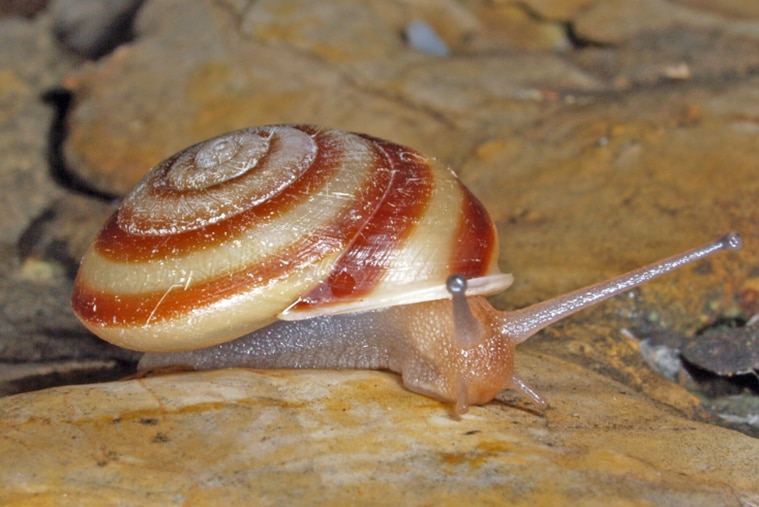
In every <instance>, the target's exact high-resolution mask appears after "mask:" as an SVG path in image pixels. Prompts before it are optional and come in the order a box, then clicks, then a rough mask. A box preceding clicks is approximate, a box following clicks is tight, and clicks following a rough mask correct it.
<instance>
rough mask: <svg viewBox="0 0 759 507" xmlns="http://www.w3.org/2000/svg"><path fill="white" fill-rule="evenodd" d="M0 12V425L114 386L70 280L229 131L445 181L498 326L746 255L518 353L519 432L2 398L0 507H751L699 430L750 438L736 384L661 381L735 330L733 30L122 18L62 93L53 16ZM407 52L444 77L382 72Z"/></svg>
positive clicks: (742, 195)
mask: <svg viewBox="0 0 759 507" xmlns="http://www.w3.org/2000/svg"><path fill="white" fill-rule="evenodd" d="M55 3H56V5H58V6H60V5H65V4H67V3H68V2H62V1H61V2H55ZM17 4H18V2H0V12H2V13H8V12H15V13H23V14H24V15H25V16H28V17H23V18H22V17H14V16H11V15H7V14H5V15H4V16H3V17H1V18H0V39H1V40H2V46H3V48H8V50H7V51H4V52H2V54H0V105H1V106H2V107H0V129H3V135H2V136H0V148H2V150H3V157H2V159H0V178H1V179H2V181H3V183H4V185H3V188H4V192H5V193H4V196H3V199H2V201H0V202H2V204H0V206H2V211H3V213H0V291H1V292H2V295H1V297H2V299H0V301H2V311H1V312H0V393H2V394H7V393H13V392H19V391H30V390H33V389H39V388H42V387H46V386H49V385H65V384H70V383H79V382H85V381H105V380H109V379H112V378H113V377H114V376H120V375H124V374H125V372H128V373H131V372H133V371H134V360H135V359H136V354H133V353H130V352H128V351H123V350H120V349H116V348H114V347H111V346H108V345H107V344H104V343H102V342H100V341H98V340H96V339H95V338H94V337H92V336H91V335H89V334H88V333H87V332H86V331H85V330H84V328H83V327H81V326H80V325H79V324H78V323H77V322H76V320H75V318H74V316H73V314H72V313H71V311H70V309H69V307H68V291H69V287H70V284H71V276H72V274H73V271H74V270H75V265H76V259H77V258H78V257H79V256H80V255H81V254H82V252H83V250H84V248H86V245H87V243H88V241H89V238H91V237H92V236H93V235H94V234H95V232H96V230H97V228H98V227H99V223H101V222H102V221H103V220H105V218H106V217H107V215H108V214H109V213H110V212H111V211H112V209H113V204H114V203H113V202H112V201H113V199H114V198H117V197H118V196H120V195H122V194H123V193H124V192H126V191H127V190H128V189H129V188H130V187H131V186H132V185H134V184H135V182H136V181H137V180H138V179H139V178H140V177H141V176H142V174H144V173H145V172H146V171H147V170H148V169H149V168H150V167H151V166H152V165H153V164H155V163H157V162H159V161H160V160H161V159H163V158H164V157H166V156H168V155H171V154H172V153H174V152H176V151H177V150H179V149H182V148H184V147H186V146H188V145H190V144H192V143H194V142H197V141H199V140H202V139H204V138H208V137H210V136H213V135H216V134H218V133H221V132H224V131H226V130H230V129H233V128H237V127H242V126H250V125H257V124H266V123H283V122H299V123H302V122H312V123H319V124H324V125H327V126H330V127H333V128H341V129H346V130H354V131H361V132H367V133H370V134H372V135H375V136H378V137H384V138H388V139H390V140H393V141H395V142H398V143H401V144H405V145H409V146H412V147H414V148H416V149H418V150H420V151H422V152H424V153H426V154H428V155H431V156H436V157H438V158H439V159H441V160H443V161H444V162H446V163H448V164H449V165H451V167H453V168H454V169H455V170H456V171H457V172H458V173H459V175H460V176H461V178H462V180H463V181H464V182H465V183H466V184H467V185H468V186H469V187H470V188H471V189H472V191H473V192H474V193H475V194H476V195H477V196H478V197H480V198H481V200H482V201H483V202H484V204H485V206H486V207H487V208H488V210H489V211H490V212H491V214H492V216H493V217H494V219H495V221H496V223H497V227H498V230H499V234H500V238H501V239H500V244H501V258H500V264H501V267H502V269H503V270H504V271H505V272H511V273H513V274H514V277H515V284H514V286H513V287H511V288H510V289H509V290H508V291H506V292H505V293H504V294H501V295H497V296H495V297H494V299H493V300H494V303H495V304H496V305H497V306H499V307H502V308H517V307H521V306H524V305H527V304H530V303H534V302H536V301H539V300H543V299H546V298H549V297H551V296H554V295H557V294H560V293H562V292H566V291H568V290H571V289H574V288H577V287H579V286H582V285H586V284H590V283H592V282H595V281H598V280H601V279H604V278H608V277H610V276H613V275H615V274H618V273H620V272H623V271H626V270H628V269H632V268H634V267H638V266H641V265H643V264H646V263H648V262H651V261H653V260H655V259H658V258H661V257H664V256H667V255H670V254H673V253H676V252H679V251H682V250H684V249H686V248H690V247H692V246H696V245H700V244H703V243H705V242H707V241H709V240H712V239H714V238H716V237H717V236H719V235H721V234H723V233H724V232H727V231H728V230H738V231H740V232H741V233H742V234H743V236H744V242H745V247H744V249H743V250H742V251H741V252H738V253H729V254H722V255H720V256H718V257H715V258H712V259H710V260H708V261H706V262H703V263H700V264H699V265H697V266H693V267H689V268H686V269H684V270H682V271H680V272H678V273H676V274H673V275H671V276H669V277H667V278H666V279H664V280H661V281H657V282H654V283H651V284H648V285H646V286H644V287H641V288H640V289H637V290H635V291H632V292H631V293H629V294H627V295H625V296H624V297H620V298H616V299H615V300H613V301H611V302H609V303H607V304H604V305H603V306H600V307H598V308H595V309H593V310H590V311H586V312H583V313H581V314H579V315H577V316H576V317H575V318H572V319H570V320H568V321H565V322H562V323H560V324H558V325H555V326H552V327H551V328H549V329H547V330H546V331H545V332H543V333H541V335H540V336H538V337H536V338H534V339H533V340H531V341H529V342H527V343H525V344H524V345H522V346H520V348H519V349H518V360H519V362H520V367H521V371H522V372H523V374H524V375H525V376H526V377H527V379H528V380H529V381H530V382H531V383H532V384H534V385H535V386H536V387H537V388H538V389H539V390H540V391H541V393H542V394H543V395H544V396H545V397H547V398H548V399H549V401H550V403H551V405H550V407H549V409H547V410H546V411H545V412H542V413H540V412H535V411H533V410H532V409H530V408H529V407H527V406H526V405H524V404H523V402H522V401H521V400H516V399H515V398H514V397H513V396H511V395H510V394H508V393H507V394H505V395H504V398H505V399H506V400H507V404H505V405H504V404H500V403H498V402H494V403H491V404H489V405H487V406H485V407H477V408H474V409H472V411H471V413H469V414H467V415H465V416H464V417H463V418H462V419H461V420H455V418H453V417H452V416H451V413H450V409H449V407H446V406H443V405H440V404H439V403H436V402H434V401H432V400H429V399H427V398H424V397H420V396H417V395H413V394H410V393H408V392H406V391H405V390H403V389H402V388H401V387H400V385H399V383H398V379H397V377H395V376H393V375H389V374H384V373H377V372H344V371H343V372H340V371H332V372H328V371H323V372H310V371H292V372H281V371H275V372H251V371H244V370H230V371H220V372H209V373H196V374H189V373H188V374H181V375H174V376H167V377H155V378H146V379H131V380H124V381H122V382H114V383H103V384H100V385H94V386H66V387H58V388H54V389H48V390H43V391H39V392H31V393H25V394H19V395H16V396H11V397H6V398H2V399H0V427H2V430H3V431H2V437H0V485H1V486H0V491H2V493H0V503H3V504H7V505H30V504H32V505H35V504H36V505H65V504H66V502H70V503H69V504H70V505H88V504H90V505H109V504H110V505H124V504H126V505H130V504H131V505H172V504H174V505H180V504H193V505H214V504H217V505H218V504H224V505H228V504H236V503H251V502H256V503H262V504H267V503H271V504H281V503H287V504H299V503H300V504H313V503H314V498H317V499H325V498H327V499H329V500H330V501H331V502H341V501H343V503H346V502H349V501H350V502H351V503H361V504H386V503H403V504H424V503H436V504H437V503H439V504H445V503H446V502H448V503H454V504H457V505H460V504H461V503H462V502H470V503H478V504H485V505H488V504H493V505H495V504H498V505H500V504H503V502H504V501H507V502H509V503H511V504H516V505H536V504H540V505H558V504H566V503H567V501H569V503H574V504H585V505H587V504H601V503H603V504H604V505H607V504H608V505H717V504H718V505H741V506H745V505H756V504H759V483H757V481H756V477H757V473H756V456H757V451H758V450H759V449H757V444H756V442H757V441H756V440H755V439H754V438H751V437H749V436H746V435H744V434H741V433H739V432H737V431H732V430H728V429H724V428H720V427H717V426H716V425H715V423H721V424H727V425H730V426H731V427H733V428H738V429H740V430H741V431H744V432H745V433H746V434H748V435H758V434H759V427H758V426H757V423H756V421H757V408H756V407H757V403H756V399H757V396H758V394H757V393H759V385H757V381H756V378H755V376H754V374H753V373H752V371H750V370H751V369H750V368H748V367H746V366H745V365H742V366H740V367H739V368H738V370H736V373H737V374H736V375H732V376H729V377H728V376H717V377H716V378H714V377H709V376H708V374H706V373H705V372H703V371H700V370H698V369H697V368H694V367H693V366H694V365H692V364H690V365H689V364H687V362H686V361H683V360H682V358H681V357H680V350H691V349H693V348H694V346H693V345H692V344H693V343H694V342H698V340H700V337H701V336H705V337H706V338H709V337H711V336H714V335H715V333H716V331H712V330H713V329H714V330H718V329H722V328H727V329H728V330H730V329H733V331H727V332H728V333H730V335H731V336H741V335H742V334H745V335H747V336H748V335H750V331H746V329H748V328H747V327H744V326H748V323H750V322H753V321H752V317H753V316H754V315H756V314H757V313H759V229H757V226H756V224H757V223H759V207H758V205H757V199H756V196H757V195H759V178H757V160H759V142H758V141H759V93H757V90H759V76H758V75H757V71H756V69H757V68H759V61H758V59H759V56H757V55H758V54H759V53H757V51H756V47H757V44H758V43H759V11H757V9H756V8H755V7H754V6H753V5H752V4H751V3H750V2H740V1H738V0H735V1H726V2H719V3H716V2H712V3H706V2H701V1H698V0H670V1H665V0H645V1H640V0H610V1H603V2H601V1H597V0H571V1H566V0H525V1H523V2H492V1H486V0H458V1H456V0H444V1H439V0H434V1H433V0H410V1H405V2H384V1H381V0H376V1H375V0H368V1H365V2H355V1H349V0H325V1H322V2H312V1H307V0H288V1H282V0H259V1H256V2H249V1H243V0H227V1H224V2H220V1H213V0H182V1H180V0H145V1H144V2H143V3H142V4H141V6H140V8H139V10H138V11H137V12H136V13H135V18H134V25H133V26H127V27H121V28H123V29H124V30H125V32H122V33H129V34H131V35H133V39H132V40H131V41H130V42H128V43H126V44H123V45H121V46H119V47H118V48H116V49H115V50H114V51H113V52H111V53H108V54H105V55H102V56H101V57H100V58H99V59H98V60H96V61H88V62H84V61H83V60H82V61H80V60H78V59H76V57H73V56H72V55H71V54H70V53H68V52H66V51H65V50H63V49H62V48H61V47H60V46H59V45H58V44H57V43H56V42H55V40H56V39H55V37H54V30H55V29H54V26H55V20H56V19H63V16H64V14H68V15H71V14H72V13H71V12H66V13H57V14H56V13H54V12H52V8H47V9H46V8H45V3H44V2H34V4H35V5H36V7H35V9H34V10H32V11H23V12H22V11H21V10H19V9H18V6H17ZM51 5H52V3H51ZM134 5H137V3H136V2H135V3H134ZM54 14H55V17H54ZM413 23H422V24H423V25H424V26H426V27H428V28H429V29H431V30H433V31H434V33H435V34H436V35H437V36H438V37H439V39H440V42H442V43H443V44H444V45H445V47H446V48H447V50H448V53H447V55H445V54H431V53H429V52H426V51H425V50H423V49H424V48H422V47H419V46H418V45H415V44H410V43H409V42H410V41H409V39H408V36H407V30H408V27H409V26H411V25H412V24H413ZM100 28H102V26H101V27H100ZM106 31H107V30H106ZM80 35H83V34H81V33H76V29H75V28H74V33H72V34H71V38H72V39H71V40H75V38H76V37H78V36H80ZM43 97H46V98H47V99H48V100H47V103H46V102H45V100H44V99H43ZM51 104H52V105H55V106H56V107H55V108H53V107H51ZM754 321H755V319H754ZM736 329H737V330H738V331H735V330H736ZM741 330H743V331H741ZM751 336H753V335H751ZM752 343H753V342H752ZM746 346H749V345H746ZM698 350H699V353H700V354H702V353H703V352H704V347H703V346H702V347H698ZM707 353H708V351H707ZM754 353H755V351H754V350H753V349H750V350H747V351H746V356H747V357H754V356H753V354H754ZM699 361H701V362H702V363H703V364H709V361H708V357H706V358H704V357H702V356H699ZM649 365H655V366H656V367H660V368H662V370H663V371H664V372H665V375H667V376H668V378H665V377H663V376H662V375H661V374H659V373H658V372H656V371H655V370H654V369H652V367H651V366H649ZM747 369H748V370H749V371H747ZM705 382H707V383H705ZM681 386H688V387H691V388H693V389H694V391H693V392H694V393H696V395H693V394H690V393H688V392H687V391H685V390H684V389H683V388H682V387H681ZM707 395H709V396H716V397H714V398H713V399H709V398H707ZM697 396H698V397H697ZM702 400H703V402H702ZM704 407H708V408H710V409H711V410H712V413H711V414H710V413H707V412H706V411H705V410H704ZM377 453H380V454H377ZM389 485H392V487H390V486H389ZM252 499H254V500H252Z"/></svg>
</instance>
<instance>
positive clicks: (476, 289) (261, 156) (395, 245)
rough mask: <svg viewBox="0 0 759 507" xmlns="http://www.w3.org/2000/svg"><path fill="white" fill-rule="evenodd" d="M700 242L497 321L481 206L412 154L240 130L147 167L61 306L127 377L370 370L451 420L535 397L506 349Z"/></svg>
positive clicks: (735, 243)
mask: <svg viewBox="0 0 759 507" xmlns="http://www.w3.org/2000/svg"><path fill="white" fill-rule="evenodd" d="M740 244H741V239H740V236H739V235H738V234H736V233H730V234H728V235H726V236H724V237H723V238H721V239H719V240H717V241H715V242H712V243H709V244H707V245H705V246H703V247H700V248H696V249H693V250H690V251H688V252H685V253H683V254H681V255H678V256H674V257H670V258H668V259H665V260H663V261H660V262H657V263H654V264H651V265H650V266H647V267H644V268H641V269H638V270H636V271H632V272H630V273H628V274H625V275H622V276H619V277H616V278H614V279H611V280H609V281H606V282H601V283H598V284H595V285H592V286H590V287H587V288H583V289H579V290H576V291H574V292H570V293H569V294H566V295H563V296H559V297H556V298H554V299H551V300H548V301H545V302H542V303H538V304H535V305H533V306H530V307H527V308H524V309H521V310H516V311H512V312H502V311H498V310H496V309H494V308H493V307H492V306H491V305H490V304H489V303H488V301H487V300H486V296H488V295H492V294H495V293H498V292H501V291H503V290H504V289H506V288H507V287H508V286H509V285H510V284H511V282H512V277H511V275H507V274H503V273H501V272H500V271H499V268H498V265H497V260H498V238H497V235H496V230H495V226H494V224H493V221H492V220H491V218H490V216H489V215H488V213H487V211H486V210H485V208H484V206H483V205H482V204H481V203H480V202H479V201H478V200H477V199H476V198H475V197H474V196H473V195H472V193H471V192H470V191H469V190H468V189H467V188H466V187H465V186H464V185H463V184H462V183H461V182H460V180H459V179H458V178H457V177H456V176H455V174H454V173H453V172H452V171H451V170H450V169H448V168H446V167H445V166H443V165H442V164H441V163H439V162H437V161H436V160H434V159H431V158H427V157H425V156H423V155H421V154H420V153H418V152H416V151H414V150H413V149H411V148H407V147H404V146H400V145H397V144H394V143H391V142H389V141H384V140H380V139H377V138H374V137H370V136H368V135H364V134H354V133H347V132H342V131H337V130H329V129H324V128H320V127H316V126H309V125H274V126H262V127H256V128H247V129H242V130H237V131H234V132H230V133H227V134H224V135H222V136H219V137H216V138H213V139H210V140H207V141H205V142H201V143H199V144H196V145H194V146H191V147H189V148H187V149H185V150H183V151H181V152H179V153H177V154H175V155H173V156H171V157H169V158H168V159H167V160H165V161H163V162H161V163H160V164H158V165H157V166H156V167H154V168H153V169H152V170H151V171H150V172H149V173H148V174H147V175H146V176H145V177H144V178H143V179H142V181H141V182H140V183H138V185H137V186H136V187H135V188H134V190H133V191H132V192H131V193H129V194H128V195H127V196H126V197H125V198H124V199H123V201H122V203H121V205H120V207H119V209H118V210H117V211H116V212H115V213H114V214H113V215H112V216H111V217H110V218H109V219H108V221H107V222H106V224H105V225H104V227H103V229H102V230H101V232H100V233H99V235H98V236H97V238H96V240H95V241H94V243H93V245H92V246H91V247H90V248H89V250H88V251H87V252H86V254H85V255H84V257H83V259H82V262H81V265H80V268H79V271H78V273H77V277H76V280H75V283H74V290H73V295H72V306H73V308H74V311H75V313H76V314H77V316H78V317H79V318H80V320H81V321H82V322H83V323H84V325H85V326H86V327H87V328H89V329H90V330H91V331H92V332H93V333H95V334H96V335H98V336H100V337H101V338H103V339H105V340H107V341H109V342H112V343H114V344H116V345H119V346H121V347H126V348H130V349H135V350H140V351H144V352H147V353H146V354H145V355H144V357H143V359H142V360H141V362H140V364H139V366H138V368H140V369H152V368H157V367H160V366H165V365H183V366H188V367H190V368H195V369H211V368H223V367H227V366H241V367H251V368H306V367H308V368H367V369H386V370H391V371H394V372H397V373H400V375H401V377H402V381H403V384H404V385H405V386H406V388H407V389H409V390H411V391H413V392H417V393H420V394H424V395H427V396H430V397H433V398H436V399H438V400H441V401H444V402H449V403H453V404H454V405H455V410H456V412H457V413H464V412H466V411H467V410H468V408H469V407H470V405H479V404H485V403H488V402H489V401H491V400H492V399H493V398H494V397H495V396H496V395H497V394H498V393H499V392H500V391H503V390H505V389H515V390H517V391H521V392H522V393H524V394H525V395H527V397H528V398H529V399H530V400H532V402H534V403H535V404H536V405H537V406H539V407H545V406H546V402H545V400H544V399H543V398H542V397H541V396H540V395H539V394H538V393H537V392H536V391H535V390H533V389H532V388H531V387H529V386H528V385H527V384H526V383H525V382H524V381H523V380H522V378H521V377H520V376H519V375H518V374H517V373H516V372H515V371H514V349H515V347H516V345H517V344H519V343H521V342H523V341H524V340H526V339H527V338H529V337H530V336H532V335H534V334H535V333H537V332H538V331H540V330H541V329H543V328H544V327H546V326H548V325H549V324H551V323H553V322H555V321H557V320H559V319H561V318H563V317H566V316H568V315H570V314H572V313H574V312H577V311H578V310H581V309H583V308H587V307H588V306H590V305H593V304H595V303H598V302H599V301H602V300H605V299H608V298H610V297H612V296H614V295H616V294H619V293H622V292H624V291H627V290H629V289H631V288H633V287H635V286H637V285H639V284H641V283H643V282H645V281H647V280H650V279H652V278H654V277H657V276H659V275H662V274H664V273H667V272H669V271H672V270H674V269H676V268H679V267H681V266H683V265H685V264H687V263H690V262H693V261H696V260H698V259H701V258H703V257H705V256H707V255H710V254H713V253H715V252H717V251H720V250H726V249H738V248H739V247H740Z"/></svg>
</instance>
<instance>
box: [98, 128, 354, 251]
mask: <svg viewBox="0 0 759 507" xmlns="http://www.w3.org/2000/svg"><path fill="white" fill-rule="evenodd" d="M301 130H305V128H301ZM309 133H311V132H309ZM314 133H315V134H316V141H317V143H318V144H319V151H318V154H317V156H316V159H315V160H314V163H313V164H312V166H311V167H310V168H309V170H308V171H307V172H306V173H305V174H303V175H302V176H301V177H300V178H299V179H298V180H296V181H295V182H293V184H292V185H290V186H289V187H288V188H287V189H285V190H284V191H282V192H281V193H279V194H278V195H276V196H275V197H274V198H272V199H270V200H268V201H267V202H265V203H262V204H260V205H258V206H256V207H254V208H251V209H249V210H247V211H245V212H243V213H240V214H238V215H235V216H233V217H230V218H229V219H228V220H222V221H220V222H217V223H215V224H211V225H208V226H205V227H202V228H199V229H195V230H191V231H186V232H183V233H179V234H167V235H157V236H143V235H137V234H131V233H129V232H127V231H125V230H123V229H122V228H121V227H119V225H118V220H117V215H118V213H120V212H121V213H127V211H125V210H121V211H117V212H116V213H114V214H113V215H112V216H111V218H110V219H109V220H108V221H107V222H106V224H105V226H104V227H103V230H102V231H101V232H100V235H99V236H98V238H97V240H96V243H95V248H96V249H97V252H98V253H99V254H100V255H101V256H103V257H105V258H108V259H111V260H113V261H115V262H144V261H147V260H151V259H152V260H158V259H165V258H170V257H172V256H174V255H177V252H181V253H182V254H183V255H184V254H188V253H191V252H192V251H194V250H198V249H200V248H207V247H213V246H217V245H219V244H220V243H222V242H224V241H227V240H230V239H233V238H235V237H237V236H239V235H241V234H243V233H244V232H245V231H246V230H249V229H250V228H251V227H254V226H255V224H256V223H258V222H259V220H260V218H259V217H266V216H269V215H270V214H271V213H276V214H278V215H281V214H285V213H287V212H288V211H289V210H290V209H292V208H294V207H295V206H297V205H299V204H301V203H302V202H304V201H305V200H307V199H308V198H309V196H310V195H312V194H313V192H314V191H315V190H318V188H320V187H321V186H322V185H324V184H325V183H326V182H327V181H329V178H330V177H331V175H332V174H333V173H334V171H335V169H336V168H337V167H338V165H339V163H340V158H341V157H342V156H343V153H342V150H341V149H340V146H339V145H336V144H334V143H327V142H323V139H321V136H320V135H319V134H318V133H316V132H314ZM159 198H160V197H159Z"/></svg>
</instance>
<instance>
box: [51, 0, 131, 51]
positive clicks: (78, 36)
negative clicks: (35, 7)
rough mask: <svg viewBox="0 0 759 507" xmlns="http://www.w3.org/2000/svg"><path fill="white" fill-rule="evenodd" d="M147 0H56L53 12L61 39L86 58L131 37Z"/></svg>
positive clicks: (57, 34) (56, 30) (58, 36)
mask: <svg viewBox="0 0 759 507" xmlns="http://www.w3.org/2000/svg"><path fill="white" fill-rule="evenodd" d="M143 1H144V0H56V1H55V2H54V3H53V4H52V6H51V11H52V15H53V18H54V20H55V23H54V30H55V35H56V37H57V38H58V40H59V41H60V42H61V43H62V44H63V45H65V46H66V47H67V48H69V49H71V50H72V51H74V52H75V53H77V54H79V55H81V56H83V57H85V58H92V59H94V58H99V57H101V56H103V55H105V54H108V53H109V52H111V51H112V50H113V49H114V48H116V47H117V46H118V45H120V44H122V43H124V42H127V41H129V40H130V39H131V38H132V33H133V32H132V24H133V21H134V18H135V16H136V14H137V11H138V10H139V8H140V6H141V5H142V3H143Z"/></svg>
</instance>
